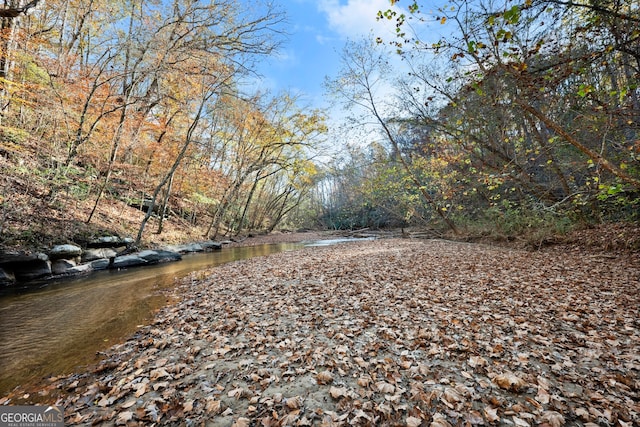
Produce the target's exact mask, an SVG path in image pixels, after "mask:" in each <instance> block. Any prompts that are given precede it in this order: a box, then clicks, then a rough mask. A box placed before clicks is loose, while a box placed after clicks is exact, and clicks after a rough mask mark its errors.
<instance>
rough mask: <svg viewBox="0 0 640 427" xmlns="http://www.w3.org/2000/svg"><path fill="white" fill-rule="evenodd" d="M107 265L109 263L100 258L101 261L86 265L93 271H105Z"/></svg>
mask: <svg viewBox="0 0 640 427" xmlns="http://www.w3.org/2000/svg"><path fill="white" fill-rule="evenodd" d="M109 264H111V261H109V260H108V259H106V258H101V259H96V260H93V261H91V262H90V263H89V264H86V265H89V266H91V268H92V269H93V270H106V269H107V268H109Z"/></svg>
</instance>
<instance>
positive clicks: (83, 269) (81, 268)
mask: <svg viewBox="0 0 640 427" xmlns="http://www.w3.org/2000/svg"><path fill="white" fill-rule="evenodd" d="M108 263H109V260H107V265H108ZM93 270H94V268H93V267H92V266H91V264H81V265H77V266H75V267H71V268H70V269H68V270H67V274H85V273H90V272H92V271H93Z"/></svg>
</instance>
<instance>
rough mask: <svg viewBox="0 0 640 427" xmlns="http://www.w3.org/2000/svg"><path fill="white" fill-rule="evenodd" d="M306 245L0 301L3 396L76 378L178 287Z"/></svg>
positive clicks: (122, 274) (103, 277)
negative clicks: (220, 268)
mask: <svg viewBox="0 0 640 427" xmlns="http://www.w3.org/2000/svg"><path fill="white" fill-rule="evenodd" d="M302 246H304V244H302V243H285V244H277V245H261V246H253V247H242V248H225V249H223V250H222V251H218V252H212V253H204V254H193V255H187V256H185V257H184V258H183V260H182V261H180V262H174V263H168V264H161V265H156V266H150V267H144V268H133V269H130V270H123V271H103V272H99V273H95V274H93V275H91V276H90V277H85V278H78V279H73V280H67V281H64V282H59V283H51V284H48V285H47V286H43V287H42V288H40V289H38V290H37V291H31V292H28V293H23V294H18V295H9V296H3V297H0V396H2V395H4V394H6V393H7V392H8V391H9V390H11V389H12V388H13V387H15V386H17V385H20V384H27V383H29V382H35V381H40V380H41V379H42V378H43V377H46V376H52V375H53V376H55V375H61V374H64V373H68V372H71V371H72V369H73V368H74V367H76V366H79V365H84V364H88V363H91V362H95V361H97V360H98V356H97V352H99V351H101V350H104V349H106V348H108V347H110V346H111V345H113V344H115V343H117V342H119V341H122V340H124V339H125V338H127V337H128V336H130V335H131V334H133V333H134V332H135V330H136V329H137V328H139V327H140V326H141V325H144V324H146V323H148V322H149V321H150V320H151V319H152V317H153V314H154V312H155V310H157V309H158V308H160V307H162V306H163V305H164V304H166V303H167V300H166V296H163V295H162V293H161V292H159V291H160V290H162V289H166V288H170V287H172V286H174V284H175V279H176V278H180V277H184V276H185V275H187V274H188V273H190V272H192V271H195V270H201V269H204V268H207V267H211V266H216V265H220V264H223V263H226V262H230V261H235V260H239V259H246V258H251V257H255V256H262V255H268V254H271V253H276V252H282V251H288V250H295V249H299V248H301V247H302Z"/></svg>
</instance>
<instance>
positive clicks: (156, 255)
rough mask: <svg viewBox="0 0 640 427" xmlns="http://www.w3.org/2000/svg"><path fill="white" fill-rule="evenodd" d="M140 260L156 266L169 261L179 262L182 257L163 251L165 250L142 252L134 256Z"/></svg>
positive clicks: (176, 253)
mask: <svg viewBox="0 0 640 427" xmlns="http://www.w3.org/2000/svg"><path fill="white" fill-rule="evenodd" d="M136 255H137V256H139V257H140V258H142V259H144V260H145V261H147V262H148V263H149V264H157V263H160V262H170V261H180V260H181V259H182V255H180V254H179V253H178V252H173V251H165V250H157V251H152V250H147V251H142V252H139V253H138V254H136Z"/></svg>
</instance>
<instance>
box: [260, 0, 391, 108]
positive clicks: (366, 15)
mask: <svg viewBox="0 0 640 427" xmlns="http://www.w3.org/2000/svg"><path fill="white" fill-rule="evenodd" d="M279 3H280V5H281V7H283V8H284V9H285V10H286V13H287V16H288V22H289V25H288V26H287V31H288V33H289V36H288V40H287V41H286V42H285V44H284V45H283V46H282V48H281V50H280V52H279V54H278V55H277V56H276V57H275V58H273V59H271V60H270V61H268V62H266V63H264V64H263V65H262V67H261V69H260V73H261V74H262V75H263V78H262V80H261V83H260V86H261V87H260V88H261V89H264V90H269V91H270V92H271V93H273V94H277V93H279V92H281V91H287V90H289V91H291V92H293V93H299V94H302V99H301V101H302V103H303V104H308V105H310V106H312V107H316V108H320V107H325V106H326V105H327V102H326V100H325V99H324V96H323V95H324V92H325V91H324V87H323V82H324V80H325V77H326V76H328V77H330V78H333V77H336V76H337V74H338V72H339V70H340V68H341V67H340V59H339V58H340V54H341V51H342V48H343V46H344V45H345V43H346V42H347V41H348V40H356V41H357V40H360V39H361V38H362V37H363V36H367V35H369V34H370V32H371V30H372V29H375V34H376V35H384V34H387V35H391V32H392V31H393V24H392V23H390V22H384V23H381V22H378V21H377V20H376V16H377V13H378V11H379V10H387V9H389V7H390V3H389V0H280V1H279ZM388 38H390V37H388Z"/></svg>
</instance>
